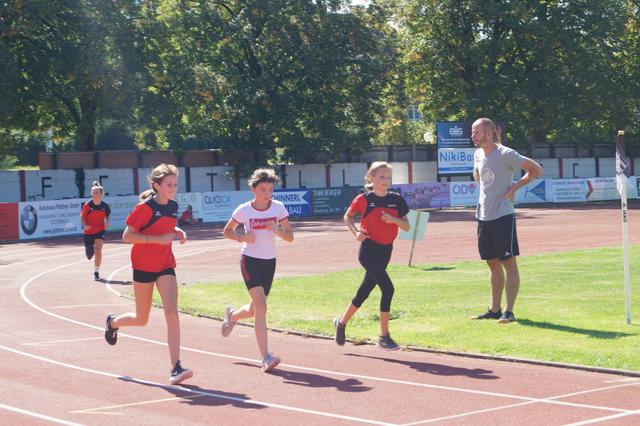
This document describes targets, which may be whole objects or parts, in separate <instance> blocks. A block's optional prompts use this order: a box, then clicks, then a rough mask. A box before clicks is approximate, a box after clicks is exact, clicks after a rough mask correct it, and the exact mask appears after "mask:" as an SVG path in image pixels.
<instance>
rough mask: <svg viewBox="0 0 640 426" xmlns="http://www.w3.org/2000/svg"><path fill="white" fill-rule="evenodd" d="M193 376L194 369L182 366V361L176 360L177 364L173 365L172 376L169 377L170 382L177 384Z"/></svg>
mask: <svg viewBox="0 0 640 426" xmlns="http://www.w3.org/2000/svg"><path fill="white" fill-rule="evenodd" d="M192 377H193V371H191V370H189V369H188V368H182V365H180V361H178V362H176V366H175V367H173V371H171V377H169V383H171V384H172V385H177V384H178V383H182V382H184V381H185V380H187V379H190V378H192Z"/></svg>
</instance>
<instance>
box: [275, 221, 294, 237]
mask: <svg viewBox="0 0 640 426" xmlns="http://www.w3.org/2000/svg"><path fill="white" fill-rule="evenodd" d="M273 233H274V234H276V235H277V236H278V237H280V238H282V239H283V240H285V241H288V242H292V241H293V230H292V229H291V224H290V223H289V218H288V217H285V218H284V219H282V220H281V221H280V223H277V222H276V223H274V224H273Z"/></svg>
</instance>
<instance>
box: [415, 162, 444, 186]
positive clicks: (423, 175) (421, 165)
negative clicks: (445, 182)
mask: <svg viewBox="0 0 640 426" xmlns="http://www.w3.org/2000/svg"><path fill="white" fill-rule="evenodd" d="M412 164H413V182H414V183H419V182H435V181H436V180H437V177H438V170H437V163H436V162H435V161H415V162H413V163H412Z"/></svg>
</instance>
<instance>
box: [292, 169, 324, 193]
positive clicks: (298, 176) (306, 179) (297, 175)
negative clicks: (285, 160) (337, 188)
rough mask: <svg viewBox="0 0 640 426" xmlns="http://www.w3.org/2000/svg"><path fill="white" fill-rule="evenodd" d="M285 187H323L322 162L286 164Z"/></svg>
mask: <svg viewBox="0 0 640 426" xmlns="http://www.w3.org/2000/svg"><path fill="white" fill-rule="evenodd" d="M285 170H286V173H287V188H302V187H305V188H324V187H326V186H327V184H326V173H327V172H326V168H325V165H324V164H303V165H300V166H298V165H293V166H287V167H286V168H285Z"/></svg>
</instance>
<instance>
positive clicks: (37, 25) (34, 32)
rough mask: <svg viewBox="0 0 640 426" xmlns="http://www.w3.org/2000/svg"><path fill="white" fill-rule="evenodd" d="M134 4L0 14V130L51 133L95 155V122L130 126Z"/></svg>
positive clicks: (94, 0) (31, 7)
mask: <svg viewBox="0 0 640 426" xmlns="http://www.w3.org/2000/svg"><path fill="white" fill-rule="evenodd" d="M137 4H138V2H136V1H135V0H117V1H108V2H105V1H98V0H83V1H72V0H47V1H42V0H33V1H29V2H22V1H18V0H15V1H10V2H5V3H4V4H3V8H2V12H0V25H1V27H0V47H2V52H3V53H2V59H3V62H2V71H3V75H4V76H7V82H5V83H4V84H3V86H2V87H1V89H2V93H3V94H4V93H9V94H10V95H9V100H8V101H6V102H3V103H2V104H0V106H2V110H0V120H1V122H2V123H3V124H4V125H5V127H19V128H22V129H26V130H44V129H48V128H53V129H56V131H57V132H60V133H62V134H70V135H74V136H75V138H76V142H77V148H79V149H82V150H93V149H94V148H95V136H96V126H97V124H98V121H99V120H101V119H107V118H108V119H115V120H128V119H129V118H130V115H131V112H132V107H133V104H134V102H135V100H136V95H137V91H136V89H135V87H136V84H137V81H138V80H139V79H140V72H139V71H140V69H141V68H140V67H139V66H138V64H137V63H136V60H135V59H136V57H137V55H136V49H137V44H136V43H137V37H136V32H135V31H134V29H135V25H136V23H135V16H136V9H137V7H138V6H137Z"/></svg>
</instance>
